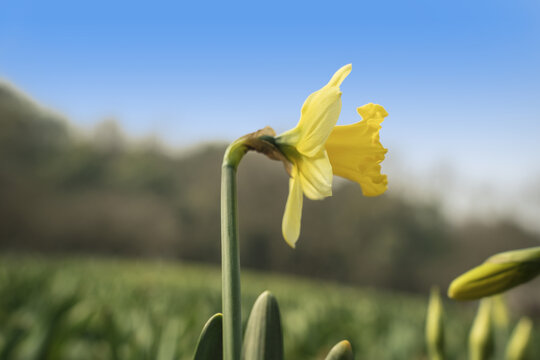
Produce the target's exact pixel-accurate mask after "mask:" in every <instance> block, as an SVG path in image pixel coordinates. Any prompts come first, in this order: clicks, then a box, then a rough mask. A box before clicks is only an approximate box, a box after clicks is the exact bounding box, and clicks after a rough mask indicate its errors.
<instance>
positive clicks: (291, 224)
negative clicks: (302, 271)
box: [282, 169, 304, 248]
mask: <svg viewBox="0 0 540 360" xmlns="http://www.w3.org/2000/svg"><path fill="white" fill-rule="evenodd" d="M295 172H296V171H295V169H293V177H291V178H290V179H289V197H288V198H287V204H286V205H285V213H284V214H283V223H282V232H283V238H285V241H287V244H289V245H290V246H291V247H292V248H294V247H295V244H296V241H297V240H298V237H299V236H300V221H301V219H302V202H303V200H304V198H303V194H302V187H301V185H300V181H299V180H298V179H297V177H296V176H295V175H297V174H295Z"/></svg>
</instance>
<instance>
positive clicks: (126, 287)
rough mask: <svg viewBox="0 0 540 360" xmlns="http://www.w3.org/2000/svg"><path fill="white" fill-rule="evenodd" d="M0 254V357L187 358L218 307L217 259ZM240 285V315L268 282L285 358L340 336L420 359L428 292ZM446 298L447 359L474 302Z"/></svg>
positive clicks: (253, 279) (455, 354) (317, 353)
mask: <svg viewBox="0 0 540 360" xmlns="http://www.w3.org/2000/svg"><path fill="white" fill-rule="evenodd" d="M0 260H1V263H0V359H17V360H18V359H21V360H23V359H24V360H30V359H50V360H53V359H81V360H84V359H158V360H168V359H191V357H192V355H193V352H194V347H195V344H196V342H197V338H198V336H199V332H200V330H201V329H202V327H203V325H204V323H205V322H206V320H207V319H208V318H209V317H210V316H211V315H213V314H214V313H216V312H220V306H221V304H220V303H221V278H220V272H219V269H217V268H215V267H209V266H201V265H196V264H177V263H168V262H156V261H152V262H150V261H133V260H131V261H128V260H115V259H92V258H82V257H81V258H78V257H66V258H56V259H51V258H42V257H32V256H4V257H2V258H0ZM242 286H243V288H242V293H243V298H242V305H243V315H244V321H245V319H246V318H247V315H248V313H249V309H250V308H251V306H252V304H253V302H254V301H255V299H256V297H257V296H258V294H260V293H261V292H263V291H264V290H266V289H268V290H270V291H272V292H273V293H274V295H275V296H276V297H277V299H278V301H279V304H280V309H281V313H282V321H283V328H284V329H283V331H284V337H285V355H286V359H294V360H300V359H324V357H325V355H326V353H327V352H328V350H329V349H330V348H331V347H332V346H333V345H334V344H335V343H337V342H338V341H340V340H342V339H348V340H350V341H351V343H352V344H353V348H354V350H355V352H356V353H357V357H358V358H364V359H425V358H426V355H425V348H424V340H423V339H424V322H425V311H426V310H425V309H426V305H427V294H426V296H425V297H417V296H411V295H404V294H399V293H391V292H381V291H375V290H369V289H357V288H351V287H345V286H339V285H335V284H330V283H322V282H316V281H307V280H305V279H298V278H292V277H287V276H278V275H269V274H260V273H253V272H243V274H242ZM445 306H446V334H447V348H448V354H449V358H454V359H457V358H460V359H463V358H466V344H467V334H468V329H469V326H470V324H471V322H472V319H473V316H474V307H472V306H466V307H463V306H459V307H458V306H456V305H454V304H452V303H450V302H447V303H446V304H445ZM533 342H534V340H533ZM536 347H538V346H536ZM533 354H538V349H533ZM533 358H536V357H533Z"/></svg>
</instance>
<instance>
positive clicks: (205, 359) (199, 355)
mask: <svg viewBox="0 0 540 360" xmlns="http://www.w3.org/2000/svg"><path fill="white" fill-rule="evenodd" d="M222 329H223V315H222V314H215V315H214V316H212V317H211V318H210V320H208V322H207V323H206V325H204V328H203V330H202V332H201V336H200V337H199V342H198V344H197V350H196V351H195V356H193V360H220V359H223V330H222Z"/></svg>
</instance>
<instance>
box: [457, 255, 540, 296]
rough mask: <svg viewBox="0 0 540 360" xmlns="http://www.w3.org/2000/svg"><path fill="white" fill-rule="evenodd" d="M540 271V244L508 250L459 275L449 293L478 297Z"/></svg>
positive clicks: (511, 286)
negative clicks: (538, 245)
mask: <svg viewBox="0 0 540 360" xmlns="http://www.w3.org/2000/svg"><path fill="white" fill-rule="evenodd" d="M538 274H540V247H534V248H529V249H522V250H514V251H507V252H503V253H499V254H496V255H494V256H492V257H490V258H488V259H487V260H486V261H485V262H484V263H483V264H481V265H480V266H477V267H475V268H473V269H471V270H469V271H467V272H466V273H465V274H463V275H461V276H459V277H458V278H456V279H455V280H454V281H452V283H451V284H450V287H449V288H448V296H449V297H451V298H453V299H457V300H474V299H479V298H482V297H485V296H491V295H494V294H498V293H501V292H504V291H506V290H508V289H511V288H513V287H515V286H518V285H520V284H523V283H524V282H527V281H529V280H531V279H533V278H534V277H536V276H537V275H538Z"/></svg>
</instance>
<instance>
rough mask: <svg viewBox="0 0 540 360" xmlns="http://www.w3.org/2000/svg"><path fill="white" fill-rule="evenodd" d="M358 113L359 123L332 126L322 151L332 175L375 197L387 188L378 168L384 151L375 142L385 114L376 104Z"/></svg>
mask: <svg viewBox="0 0 540 360" xmlns="http://www.w3.org/2000/svg"><path fill="white" fill-rule="evenodd" d="M358 113H359V114H360V116H362V117H363V120H362V121H360V122H358V123H356V124H352V125H345V126H336V127H334V129H333V130H332V133H331V134H330V136H329V137H328V140H327V141H326V151H327V152H328V157H329V159H330V163H331V164H332V170H333V172H334V174H335V175H338V176H341V177H344V178H347V179H349V180H352V181H355V182H357V183H358V184H360V186H361V187H362V193H363V194H364V195H365V196H377V195H380V194H382V193H384V192H385V191H386V189H387V188H388V180H387V178H386V175H383V174H381V166H380V163H381V162H382V161H383V160H384V155H385V154H386V152H387V150H386V149H385V148H384V147H383V146H382V144H381V142H380V139H379V130H380V129H381V125H380V124H381V123H382V121H383V120H384V117H385V116H387V115H388V113H387V112H386V110H384V108H383V107H382V106H380V105H376V104H367V105H364V106H361V107H359V108H358Z"/></svg>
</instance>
